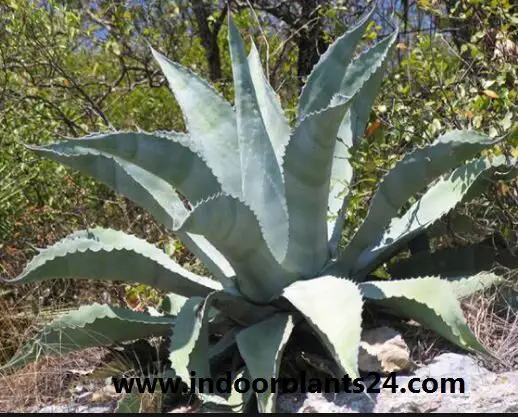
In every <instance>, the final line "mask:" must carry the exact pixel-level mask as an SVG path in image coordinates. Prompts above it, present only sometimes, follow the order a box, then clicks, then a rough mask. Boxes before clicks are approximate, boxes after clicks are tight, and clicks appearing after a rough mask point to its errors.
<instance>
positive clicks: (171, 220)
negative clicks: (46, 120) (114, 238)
mask: <svg viewBox="0 0 518 417" xmlns="http://www.w3.org/2000/svg"><path fill="white" fill-rule="evenodd" d="M32 149H34V150H35V151H36V152H37V153H40V154H42V155H47V156H50V158H52V159H54V160H56V161H58V162H61V163H63V164H65V165H68V166H71V167H73V168H75V169H78V170H79V171H81V172H84V173H86V174H88V175H91V176H92V177H94V178H95V179H97V180H99V181H101V182H103V183H104V184H106V185H107V186H109V187H110V188H112V189H113V190H114V191H116V192H118V193H120V194H122V195H124V196H125V197H127V198H128V199H130V200H132V201H133V202H134V203H136V204H137V205H139V206H141V207H143V208H144V209H146V210H147V211H148V212H149V213H150V214H151V215H152V216H153V217H154V218H155V219H156V220H157V221H159V222H160V223H161V224H163V225H164V226H165V227H167V228H168V229H170V230H176V229H177V228H178V227H179V226H180V224H181V222H182V221H183V220H184V219H185V217H186V216H187V215H188V210H187V208H186V207H185V204H184V202H183V201H182V200H181V199H180V197H179V196H178V194H177V193H176V191H175V189H174V188H173V187H172V186H171V184H169V183H168V182H167V181H165V180H163V179H162V178H160V177H159V176H157V175H155V174H152V173H151V172H149V171H146V170H145V169H143V168H140V167H139V166H138V165H135V164H132V163H130V162H128V161H126V160H124V159H121V158H119V157H116V156H113V155H111V154H109V153H104V152H101V151H98V150H95V149H88V148H81V147H74V150H73V151H70V152H68V153H67V155H68V156H65V155H64V154H63V155H61V154H58V153H56V152H53V151H49V150H48V149H42V148H39V147H38V148H34V147H33V148H32ZM193 195H194V196H195V197H196V198H198V196H197V195H195V194H193ZM176 233H177V235H178V236H179V237H180V239H181V240H182V242H183V243H184V244H185V245H186V246H187V247H188V248H189V250H191V252H193V253H194V254H195V255H196V256H197V257H198V258H199V259H200V260H201V261H202V262H203V264H204V265H205V266H206V267H207V269H208V270H209V271H210V272H211V273H212V274H213V275H214V277H215V278H216V279H218V280H219V281H220V282H221V283H222V284H223V285H225V286H227V287H231V286H232V285H233V282H232V277H233V276H234V275H235V273H234V271H233V270H232V267H231V266H230V264H229V263H228V261H227V260H226V259H225V258H224V257H223V255H221V253H219V252H218V251H217V250H216V248H214V247H213V246H212V245H211V244H210V243H209V242H208V241H207V239H206V238H205V237H203V236H201V235H192V234H190V233H183V232H180V231H177V232H176Z"/></svg>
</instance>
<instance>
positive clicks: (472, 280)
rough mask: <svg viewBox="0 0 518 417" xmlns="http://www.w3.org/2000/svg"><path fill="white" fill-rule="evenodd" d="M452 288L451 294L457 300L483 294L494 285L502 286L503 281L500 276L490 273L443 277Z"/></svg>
mask: <svg viewBox="0 0 518 417" xmlns="http://www.w3.org/2000/svg"><path fill="white" fill-rule="evenodd" d="M444 279H446V280H447V281H449V282H450V284H451V285H452V287H453V292H454V294H455V296H456V297H457V299H458V300H461V299H463V298H466V297H469V296H471V295H473V294H475V293H478V292H483V291H485V290H487V289H488V288H491V287H493V286H495V285H500V284H502V283H503V282H504V281H505V279H504V278H503V277H502V276H501V275H497V274H494V273H491V272H480V273H478V274H476V275H472V276H463V277H445V278H444Z"/></svg>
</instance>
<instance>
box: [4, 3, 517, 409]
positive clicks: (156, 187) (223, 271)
mask: <svg viewBox="0 0 518 417" xmlns="http://www.w3.org/2000/svg"><path fill="white" fill-rule="evenodd" d="M372 13H373V10H371V11H370V12H369V13H368V14H366V15H365V16H364V17H363V18H362V20H361V21H360V22H359V23H358V24H357V25H356V26H354V27H353V28H352V29H351V30H350V31H348V32H347V33H345V34H344V35H343V36H341V37H339V38H338V39H337V40H336V41H335V42H334V43H333V44H332V45H331V46H330V47H329V49H328V50H327V52H326V53H325V54H323V55H322V56H321V58H320V60H319V62H318V64H317V65H316V66H315V67H314V69H313V71H312V73H311V74H310V75H309V76H308V79H307V82H306V83H305V85H304V88H303V90H302V94H301V97H300V102H299V105H298V113H297V118H296V125H295V126H294V127H293V128H291V126H290V125H289V123H288V122H287V120H286V119H285V117H284V114H283V111H282V108H281V106H280V103H279V102H278V98H277V96H276V94H275V93H274V91H273V90H272V88H271V86H270V85H269V83H268V82H267V79H266V77H265V76H264V73H263V69H262V65H261V62H260V60H259V54H258V52H257V50H256V49H255V46H254V45H252V47H251V51H250V53H249V55H248V56H246V54H245V46H244V42H243V40H242V39H241V36H240V34H239V32H238V30H237V28H236V27H235V25H234V23H233V22H232V20H231V19H229V32H228V33H229V51H230V55H231V60H232V72H233V76H234V92H235V108H234V107H232V106H231V105H230V104H229V103H228V102H227V101H226V100H225V99H224V98H223V97H222V96H220V95H219V94H218V93H216V92H215V91H214V90H213V89H212V88H211V87H210V86H209V85H208V84H206V83H205V81H203V80H202V79H200V78H199V77H198V76H197V75H195V74H194V73H192V72H190V71H188V70H187V69H185V68H184V67H182V66H180V65H179V64H177V63H175V62H172V61H170V60H168V59H167V58H166V57H165V56H164V55H162V54H160V53H159V52H157V51H153V54H154V57H155V59H156V60H157V61H158V63H159V64H160V67H161V69H162V71H163V73H164V74H165V76H166V78H167V80H168V82H169V85H170V87H171V89H172V90H173V93H174V94H175V97H176V100H177V101H178V103H179V105H180V107H181V109H182V111H183V113H184V115H185V117H186V125H187V128H188V132H189V133H188V134H182V133H176V132H165V131H156V132H154V133H147V132H144V131H138V132H128V131H108V132H106V133H102V134H93V135H88V136H86V137H83V138H81V139H67V140H63V141H60V142H56V143H52V144H48V145H41V146H30V149H32V150H33V151H35V152H36V153H38V154H39V155H42V156H46V157H49V158H51V159H53V160H55V161H58V162H61V163H63V164H65V165H67V166H69V167H72V168H75V169H78V170H80V171H82V172H84V173H86V174H88V175H90V176H92V177H94V178H96V179H98V180H100V181H102V182H104V183H105V184H107V185H108V186H109V187H111V188H112V189H114V190H115V191H117V192H119V193H121V194H124V195H125V196H126V197H128V198H129V199H131V200H132V201H134V202H135V203H136V204H138V205H140V206H142V207H145V208H146V209H147V210H148V211H149V212H150V213H151V214H152V215H153V216H154V217H155V218H156V219H157V220H158V221H159V222H161V223H162V224H163V225H164V226H165V227H167V228H168V229H169V230H170V231H172V232H174V233H176V234H177V235H178V236H179V237H180V238H181V239H182V240H183V242H184V244H185V245H186V246H187V247H189V248H190V250H191V251H192V252H193V253H195V254H196V255H197V256H198V257H199V258H200V259H201V260H202V261H203V262H204V264H205V266H206V267H207V268H208V269H209V271H210V272H211V274H212V277H213V278H214V279H209V278H207V277H203V276H200V275H197V274H195V273H192V272H189V271H187V270H186V269H184V268H182V267H181V266H180V265H178V264H177V263H175V262H174V261H173V260H172V259H171V258H170V257H169V256H167V255H166V254H165V253H164V252H162V251H161V250H160V249H159V248H157V247H156V246H154V245H152V244H150V243H148V242H146V241H145V240H143V239H140V238H137V237H135V236H131V235H128V234H126V233H123V232H121V231H116V230H112V229H104V228H95V229H88V230H83V231H79V232H75V233H73V234H71V235H69V236H68V237H66V238H65V239H63V240H62V241H60V242H58V243H57V244H55V245H53V246H51V247H49V248H47V249H43V250H41V251H40V253H39V254H38V255H37V256H35V257H34V258H33V259H32V261H31V262H30V263H29V264H28V265H27V266H26V268H25V270H24V271H23V272H22V274H20V276H19V277H18V278H17V279H16V280H14V281H12V282H14V283H17V284H23V283H28V282H36V281H41V280H46V279H50V278H56V277H67V276H73V277H78V278H89V279H100V280H126V281H129V282H139V283H144V284H148V285H150V286H153V287H155V288H157V289H161V290H164V291H167V292H170V294H168V296H167V299H166V301H167V302H166V303H164V305H163V306H164V309H163V311H162V313H161V314H160V315H158V316H156V315H146V313H144V312H131V311H123V310H120V311H119V310H114V309H113V308H112V307H109V306H106V305H104V306H99V305H93V306H83V307H81V308H80V309H79V310H78V311H77V312H72V313H69V314H68V315H66V316H65V317H62V318H60V319H59V320H58V321H57V322H54V323H52V324H51V325H50V326H49V327H47V328H45V329H44V330H43V331H42V333H41V334H40V335H39V336H38V338H37V339H36V340H35V341H33V342H32V343H30V344H29V345H27V346H25V347H24V348H23V349H22V351H21V352H20V353H19V354H18V355H17V356H15V358H13V360H12V361H11V362H10V363H9V364H7V365H6V368H8V369H9V368H12V367H15V366H19V365H21V364H23V363H26V361H27V360H30V359H33V358H34V357H35V356H38V355H39V354H40V353H42V352H43V353H51V352H53V351H55V350H54V349H52V346H53V344H54V343H55V342H53V340H55V337H56V333H57V334H59V335H62V334H64V335H66V336H68V337H69V338H70V339H71V340H72V341H73V342H76V343H71V344H70V345H67V349H75V348H78V349H79V348H82V347H85V346H91V345H92V344H94V343H98V344H111V343H113V342H117V341H121V340H128V339H133V338H134V337H141V336H143V335H145V334H147V333H148V332H149V335H160V334H163V333H162V332H164V331H165V332H167V331H168V330H172V335H171V336H170V343H169V352H170V354H169V360H170V362H171V366H172V368H173V370H174V372H175V373H176V374H177V375H178V376H180V377H181V378H183V379H184V380H188V379H189V377H190V372H191V371H195V372H196V375H197V376H198V377H203V376H205V377H208V376H210V375H212V370H213V367H214V365H215V363H214V362H217V359H218V355H215V354H214V353H213V352H217V351H221V349H223V350H226V349H230V348H232V347H234V348H235V347H237V351H238V352H239V355H240V357H241V358H242V360H241V361H240V362H237V364H238V365H237V366H236V368H235V369H232V372H233V373H234V375H237V374H239V373H242V372H244V373H246V374H248V375H249V376H250V377H252V378H259V377H261V378H267V379H269V378H270V377H275V376H277V374H278V372H279V368H280V363H281V361H282V355H283V351H284V349H285V347H286V345H287V344H288V342H289V340H290V337H291V335H292V333H293V331H294V329H295V328H298V327H300V326H301V325H302V324H303V323H307V324H309V326H310V329H312V331H313V332H314V333H315V334H316V335H317V336H318V337H319V338H320V341H321V343H322V344H323V346H324V347H325V348H326V349H327V351H328V352H329V354H330V355H331V356H332V357H333V359H334V360H335V361H336V363H337V365H338V366H339V368H340V370H341V371H343V373H344V374H345V373H347V374H349V375H351V376H356V375H357V373H358V369H357V355H358V349H359V342H360V333H361V330H362V319H363V318H362V311H363V309H365V308H369V307H370V306H372V305H381V306H383V307H386V308H388V309H389V311H390V312H391V313H393V314H394V315H396V316H400V317H402V318H410V319H414V320H416V321H418V322H419V323H421V324H422V325H424V326H426V327H428V328H430V329H432V330H434V331H436V332H437V333H438V334H440V335H442V336H443V337H445V338H446V339H448V340H450V341H451V342H453V343H455V344H457V345H459V346H461V347H463V348H466V349H472V350H477V351H479V352H485V350H484V348H483V347H482V346H481V345H480V343H479V342H478V341H477V340H476V338H475V337H474V335H473V334H472V333H471V331H470V330H469V328H468V326H467V325H466V322H465V320H464V317H463V313H462V310H461V308H460V305H459V302H458V298H460V297H461V296H465V295H467V294H470V293H472V292H474V291H476V290H479V289H482V288H485V287H487V286H489V285H492V284H494V283H496V282H498V281H499V277H498V276H497V275H495V274H493V273H490V272H488V271H487V270H486V271H480V270H473V265H463V264H462V259H457V260H456V261H457V262H455V268H454V272H450V271H449V270H447V269H445V270H440V271H436V275H431V276H423V274H421V273H420V270H419V263H416V265H417V268H411V266H412V265H411V263H410V264H408V263H407V264H405V265H404V266H405V269H406V270H407V273H406V276H405V277H399V276H393V277H392V279H390V280H386V279H383V278H381V277H379V276H377V275H375V274H376V270H377V269H378V268H379V266H380V265H382V264H383V263H385V262H389V261H390V260H391V259H394V257H395V256H396V255H398V254H399V253H401V252H402V251H403V250H405V249H406V244H407V243H408V242H409V241H410V240H411V239H413V238H415V237H416V236H419V235H420V234H422V233H423V232H426V231H427V229H428V228H430V227H431V226H432V225H433V224H434V223H436V222H437V221H438V220H440V219H441V218H442V217H443V216H444V215H446V214H447V213H449V212H450V211H451V210H453V209H454V208H455V207H456V206H457V205H458V204H459V203H461V202H463V201H469V200H471V199H473V198H474V197H475V196H477V195H478V194H479V193H480V192H481V191H482V190H483V189H484V186H485V185H486V182H487V180H488V179H490V178H492V177H493V175H495V174H496V173H498V172H499V171H500V170H501V169H502V168H504V169H507V173H506V174H507V175H508V176H509V175H512V176H516V168H517V166H516V159H513V158H506V157H504V156H503V155H498V156H495V157H488V156H480V153H481V152H482V151H484V150H488V149H491V148H492V147H494V145H495V144H497V143H498V142H499V140H495V139H493V138H491V137H490V136H488V135H485V134H482V133H476V132H474V131H470V130H450V131H448V132H446V133H444V134H442V135H439V137H438V138H437V139H436V140H434V141H433V142H432V143H431V144H429V145H426V146H423V147H418V148H416V149H414V150H411V151H409V152H408V153H407V154H406V155H405V156H404V157H403V158H402V159H401V160H398V161H397V162H396V163H395V164H394V166H393V167H392V169H390V170H389V171H388V172H387V173H386V175H385V176H384V177H383V178H382V179H381V180H380V182H379V184H378V187H377V190H376V192H375V193H374V196H373V198H372V200H371V202H370V206H369V210H368V213H367V215H366V217H365V219H364V220H363V222H362V223H361V225H360V227H359V228H358V229H357V230H356V231H355V233H354V234H353V236H352V238H351V239H350V240H349V241H348V242H347V244H346V245H345V247H344V248H340V235H341V230H342V228H343V225H344V221H345V209H346V208H347V202H348V194H349V191H350V190H349V184H350V183H351V180H352V179H353V177H354V170H353V167H352V166H351V165H350V163H349V160H348V159H349V158H348V154H349V153H350V152H351V151H352V150H353V149H356V148H358V147H360V146H361V142H362V141H361V139H362V137H363V132H364V127H365V125H366V123H367V121H368V118H369V114H370V109H371V107H372V105H373V103H374V100H375V97H376V95H377V93H378V91H379V88H380V85H381V82H382V79H383V75H384V73H385V70H386V66H387V62H388V60H389V57H390V53H391V51H392V49H393V47H394V46H395V44H396V38H397V31H395V32H393V33H392V34H390V35H389V36H387V37H386V38H384V39H382V40H381V41H379V42H378V43H377V44H375V45H374V46H372V47H371V48H370V49H368V50H367V51H365V52H363V53H362V54H360V55H359V56H357V57H355V55H354V52H355V47H356V45H357V44H358V43H359V42H360V40H361V39H362V34H363V33H364V31H365V28H366V26H367V24H368V22H369V19H370V18H371V16H372ZM200 109H203V111H200ZM477 155H478V156H477ZM424 188H427V190H426V192H424V194H423V195H422V196H420V197H418V198H417V200H416V201H415V202H414V203H413V204H411V205H410V207H408V208H406V209H404V207H405V206H406V204H407V202H408V201H409V199H411V198H412V197H414V196H416V195H418V194H419V193H420V192H422V190H423V189H424ZM402 209H403V210H402ZM466 250H467V251H469V250H470V249H469V248H467V249H466ZM434 255H437V254H434ZM439 255H440V254H439ZM439 255H437V256H439ZM397 262H398V261H397V260H396V264H395V266H394V270H397ZM486 266H487V265H486V264H484V265H483V267H484V268H485V267H486ZM409 268H410V272H408V269H409ZM403 278H406V279H403ZM344 317H346V318H347V320H344V319H343V318H344ZM115 323H120V324H115ZM222 323H223V324H224V325H222ZM130 324H131V327H130V326H129V325H130ZM106 326H110V332H109V337H107V338H105V339H104V338H99V337H96V335H97V332H101V333H102V334H105V333H106V330H103V329H106V328H107V327H106ZM78 328H79V329H81V330H80V331H79V332H77V329H78ZM217 328H219V329H221V328H224V329H225V331H224V332H223V334H221V330H220V331H219V332H218V331H216V329H217ZM130 329H131V331H129V330H130ZM115 330H116V331H115ZM226 332H233V333H230V334H232V335H233V334H236V335H235V337H231V343H228V338H226V337H225V334H229V333H226ZM78 335H81V340H80V341H79V342H77V336H78ZM218 335H219V337H218ZM215 336H216V337H215ZM258 339H261V340H267V343H264V344H262V345H260V346H258V345H257V343H256V341H257V340H258ZM220 343H224V348H221V347H218V344H220ZM256 396H257V404H258V408H259V411H261V412H271V411H274V410H275V396H274V394H273V393H270V392H265V393H261V394H256ZM203 398H204V400H206V401H207V402H208V403H211V402H213V403H215V404H219V405H221V404H227V406H228V407H229V408H230V409H234V410H236V409H242V408H243V407H244V406H245V404H243V403H241V404H240V403H239V402H238V404H237V405H236V403H234V401H235V399H232V403H230V402H228V401H226V400H225V399H224V398H222V397H218V396H212V395H209V396H207V395H204V396H203ZM249 400H250V397H246V398H241V401H245V402H247V401H249Z"/></svg>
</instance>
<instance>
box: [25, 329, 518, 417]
mask: <svg viewBox="0 0 518 417" xmlns="http://www.w3.org/2000/svg"><path fill="white" fill-rule="evenodd" d="M359 367H360V370H361V371H362V372H363V374H365V373H367V372H376V373H378V374H383V375H386V374H388V373H390V372H395V373H396V377H395V381H394V380H392V381H391V382H395V383H396V384H397V388H394V392H393V391H392V388H383V387H382V385H383V382H384V381H385V377H382V378H381V380H380V383H379V384H378V385H377V387H378V388H379V391H380V392H379V393H373V392H370V393H369V394H368V395H366V394H365V393H348V392H339V393H335V394H319V393H308V394H302V393H299V394H284V395H280V396H279V397H278V399H277V404H278V407H277V408H278V410H277V411H279V412H285V413H309V412H311V413H314V412H317V413H324V412H331V413H357V412H374V413H386V412H390V413H404V412H420V413H428V412H438V413H445V412H455V413H457V412H501V413H510V412H518V371H517V370H514V371H505V372H503V371H494V370H489V369H488V368H487V367H485V366H484V365H483V364H482V363H481V362H480V361H479V360H478V359H477V358H475V357H473V356H470V355H465V354H459V353H451V352H450V353H442V354H439V355H437V356H436V357H435V358H433V360H432V361H430V363H427V364H416V363H415V362H414V361H412V360H410V351H409V349H408V346H407V345H406V344H405V342H404V341H403V339H402V337H401V335H400V334H399V333H398V332H396V331H395V330H393V329H391V328H389V327H380V328H376V329H373V330H369V331H365V332H364V334H363V335H362V343H361V349H360V356H359ZM412 378H420V381H421V382H422V381H423V380H425V379H426V378H432V379H433V380H435V381H437V383H438V385H439V389H438V390H437V391H436V392H425V391H426V387H425V390H423V389H421V392H420V393H413V392H410V391H409V388H408V387H409V381H410V380H411V379H412ZM446 378H453V379H458V378H461V379H462V380H463V383H464V389H463V392H460V390H461V385H460V383H459V382H457V383H456V385H455V392H451V391H450V387H451V385H450V383H449V382H446V383H445V384H446V385H445V386H446V391H445V392H441V389H440V385H441V383H442V382H441V381H442V379H446ZM372 382H373V377H372V376H371V377H370V379H369V378H365V379H364V383H365V386H371V385H372ZM433 382H434V381H429V382H428V383H427V384H428V385H427V387H428V388H429V389H430V387H431V386H432V385H433ZM103 384H104V385H103ZM413 386H414V387H416V386H417V387H418V388H419V387H422V385H420V383H419V382H417V383H413ZM432 389H433V387H432ZM119 398H120V394H116V392H115V390H114V388H113V386H112V385H111V382H110V378H107V379H106V382H104V383H101V385H99V383H96V384H94V383H89V384H82V383H78V384H75V385H74V387H73V388H72V392H71V396H70V398H69V399H68V400H67V401H62V402H61V403H59V404H57V403H52V402H50V403H47V404H45V405H38V406H31V407H28V408H27V411H28V412H36V413H110V412H113V411H114V410H115V408H116V406H117V401H118V399H119ZM193 411H200V410H199V407H196V406H194V405H192V406H189V405H187V406H186V405H183V406H182V407H179V408H176V409H174V410H172V411H171V412H176V413H186V412H193Z"/></svg>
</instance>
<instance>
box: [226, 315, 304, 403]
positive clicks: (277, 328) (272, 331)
mask: <svg viewBox="0 0 518 417" xmlns="http://www.w3.org/2000/svg"><path fill="white" fill-rule="evenodd" d="M294 326H295V323H294V321H293V317H292V316H291V315H290V314H287V313H279V314H276V315H275V316H272V317H270V318H269V319H267V320H264V321H262V322H260V323H258V324H255V325H253V326H250V327H248V328H246V329H244V330H242V331H241V332H239V333H238V335H237V336H236V340H237V346H238V348H239V352H240V353H241V357H242V358H243V360H244V361H245V363H246V366H247V368H248V371H249V372H250V375H251V376H252V378H253V379H255V380H257V379H259V378H262V379H264V381H265V384H269V382H270V381H271V378H277V376H278V374H279V368H280V365H281V360H282V354H283V351H284V348H285V347H286V344H287V343H288V340H289V338H290V336H291V332H292V331H293V328H294ZM259 340H263V341H267V343H259V344H258V343H257V342H258V341H259ZM256 395H257V404H258V408H259V412H260V413H274V412H275V394H274V393H272V392H271V390H266V391H265V392H263V393H257V394H256Z"/></svg>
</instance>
